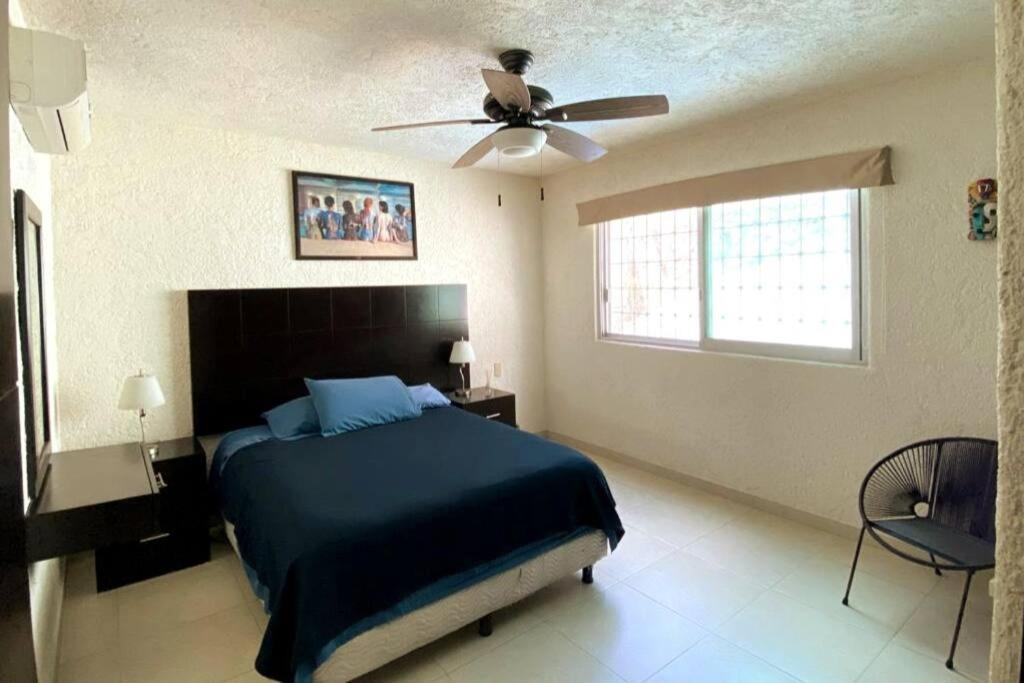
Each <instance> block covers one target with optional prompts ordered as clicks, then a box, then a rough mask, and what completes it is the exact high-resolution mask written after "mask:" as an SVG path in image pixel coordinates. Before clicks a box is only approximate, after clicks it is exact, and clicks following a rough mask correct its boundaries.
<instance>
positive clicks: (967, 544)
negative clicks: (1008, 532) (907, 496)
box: [870, 518, 996, 567]
mask: <svg viewBox="0 0 1024 683" xmlns="http://www.w3.org/2000/svg"><path fill="white" fill-rule="evenodd" d="M870 524H871V526H872V527H874V528H875V529H876V530H878V531H882V532H884V533H886V534H888V535H890V536H893V537H894V538H898V539H899V540H901V541H905V542H907V543H909V544H911V545H913V546H916V547H918V548H921V549H922V550H925V551H928V552H930V553H934V554H935V555H938V556H939V557H942V558H944V559H946V560H949V561H951V562H953V563H955V564H959V565H963V566H964V567H990V566H992V565H994V564H995V555H996V546H995V543H992V542H990V541H986V540H985V539H983V538H978V537H977V536H971V535H970V534H967V533H964V532H963V531H960V530H959V529H954V528H952V527H948V526H945V525H944V524H940V523H938V522H936V521H934V520H931V519H924V518H915V519H888V520H881V521H875V522H871V523H870Z"/></svg>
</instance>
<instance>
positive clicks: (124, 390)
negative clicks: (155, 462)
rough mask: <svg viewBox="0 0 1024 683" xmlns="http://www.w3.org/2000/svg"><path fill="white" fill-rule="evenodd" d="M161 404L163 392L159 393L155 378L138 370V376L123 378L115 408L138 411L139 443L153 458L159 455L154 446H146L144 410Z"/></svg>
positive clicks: (156, 447)
mask: <svg viewBox="0 0 1024 683" xmlns="http://www.w3.org/2000/svg"><path fill="white" fill-rule="evenodd" d="M163 404H164V392H163V391H161V389H160V382H158V381H157V379H156V377H154V376H153V375H147V374H145V373H143V372H142V370H139V374H137V375H132V376H131V377H126V378H125V380H124V386H122V387H121V398H120V399H119V400H118V402H117V407H118V408H120V409H121V410H137V411H139V429H140V430H141V433H142V441H140V442H139V443H140V444H141V446H142V447H143V448H144V449H146V451H147V452H148V453H149V455H150V457H155V456H156V454H157V453H159V447H158V446H157V445H156V444H153V445H151V446H147V445H146V410H148V409H149V408H156V407H157V406H162V405H163Z"/></svg>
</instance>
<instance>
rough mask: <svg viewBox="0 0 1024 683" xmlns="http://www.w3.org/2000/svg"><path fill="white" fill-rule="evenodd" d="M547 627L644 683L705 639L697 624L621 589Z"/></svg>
mask: <svg viewBox="0 0 1024 683" xmlns="http://www.w3.org/2000/svg"><path fill="white" fill-rule="evenodd" d="M550 621H551V624H552V625H553V626H554V627H555V628H557V629H558V630H559V631H561V633H562V634H563V635H564V636H565V637H567V638H568V639H569V640H571V641H572V642H574V643H576V644H577V645H579V646H580V647H581V648H583V649H584V650H586V651H587V652H589V653H590V654H591V655H593V656H594V657H596V658H597V659H598V660H600V661H601V662H603V663H604V664H605V665H606V666H608V668H610V669H611V670H613V671H614V672H615V673H617V674H619V675H620V676H622V677H623V678H625V679H626V680H627V681H630V682H636V681H643V680H646V679H647V678H648V677H650V676H651V675H652V674H654V673H655V672H657V671H658V670H659V669H661V668H662V667H663V666H665V665H666V664H668V663H669V662H671V661H672V660H673V659H675V658H676V657H677V656H679V655H680V654H682V653H683V652H684V651H685V650H686V649H687V648H689V647H691V646H692V645H693V644H694V643H696V642H697V641H698V640H700V639H701V638H702V637H703V636H704V635H705V634H706V631H704V630H703V629H702V628H700V627H699V626H697V624H695V623H693V622H692V621H689V620H688V619H684V618H683V617H681V616H679V615H678V614H676V613H675V612H673V611H671V610H670V609H668V608H667V607H664V606H663V605H660V604H658V603H657V602H655V601H653V600H651V599H650V598H648V597H646V596H645V595H643V594H642V593H640V592H638V591H636V590H633V589H632V588H630V587H629V586H626V585H623V584H619V585H616V586H612V587H611V588H609V589H608V590H606V591H601V592H599V593H595V594H594V595H593V596H592V597H590V598H588V599H586V600H581V601H580V602H579V603H578V604H576V605H574V606H573V607H570V608H569V609H568V610H566V611H565V612H563V613H562V614H560V615H557V616H555V617H553V618H552V619H551V620H550Z"/></svg>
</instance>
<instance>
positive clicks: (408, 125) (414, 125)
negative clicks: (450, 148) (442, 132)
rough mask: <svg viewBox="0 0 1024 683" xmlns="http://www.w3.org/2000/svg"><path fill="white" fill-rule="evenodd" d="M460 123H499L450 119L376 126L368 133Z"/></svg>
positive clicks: (485, 120) (483, 120) (484, 120)
mask: <svg viewBox="0 0 1024 683" xmlns="http://www.w3.org/2000/svg"><path fill="white" fill-rule="evenodd" d="M461 123H471V124H474V125H476V124H480V123H501V122H500V121H492V120H491V119H451V120H449V121H426V122H424V123H400V124H398V125H397V126H377V127H376V128H371V129H370V131H371V132H374V133H379V132H380V131H383V130H405V129H406V128H430V127H432V126H453V125H457V124H461Z"/></svg>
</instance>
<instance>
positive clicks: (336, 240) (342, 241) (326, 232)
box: [291, 171, 419, 261]
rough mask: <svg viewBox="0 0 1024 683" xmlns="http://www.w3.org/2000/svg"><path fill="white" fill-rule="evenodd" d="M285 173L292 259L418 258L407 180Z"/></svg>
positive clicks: (411, 195)
mask: <svg viewBox="0 0 1024 683" xmlns="http://www.w3.org/2000/svg"><path fill="white" fill-rule="evenodd" d="M291 173H292V233H293V237H294V240H295V258H296V259H299V260H355V261H394V260H400V261H402V260H404V261H415V260H416V259H417V258H418V244H417V240H418V238H419V234H418V232H419V231H418V229H417V228H418V226H417V225H416V193H415V188H414V186H413V184H412V183H409V182H405V181H401V180H383V179H380V178H364V177H360V176H344V175H332V174H328V173H317V172H312V171H292V172H291Z"/></svg>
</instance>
